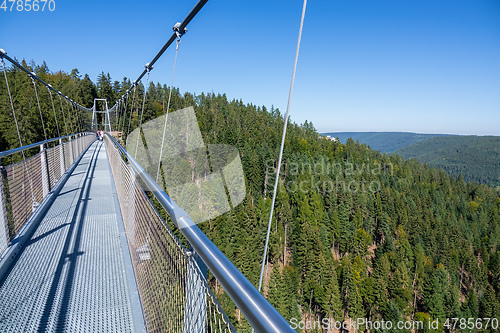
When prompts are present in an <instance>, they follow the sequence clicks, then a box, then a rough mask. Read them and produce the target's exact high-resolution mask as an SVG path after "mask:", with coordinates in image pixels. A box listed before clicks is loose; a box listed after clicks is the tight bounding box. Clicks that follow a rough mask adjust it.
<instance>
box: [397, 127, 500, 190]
mask: <svg viewBox="0 0 500 333" xmlns="http://www.w3.org/2000/svg"><path fill="white" fill-rule="evenodd" d="M395 153H396V154H399V155H401V156H403V157H405V158H415V159H416V160H417V161H419V162H421V163H427V165H429V166H430V167H434V168H443V170H445V171H446V172H448V173H452V174H453V175H455V176H458V175H460V174H461V175H462V177H463V178H464V180H465V181H468V182H473V181H476V182H478V183H483V184H488V185H490V186H498V185H500V137H496V136H457V135H453V136H442V137H435V138H430V139H427V140H423V141H420V142H417V143H414V144H412V145H409V146H407V147H404V148H401V149H399V150H396V151H395Z"/></svg>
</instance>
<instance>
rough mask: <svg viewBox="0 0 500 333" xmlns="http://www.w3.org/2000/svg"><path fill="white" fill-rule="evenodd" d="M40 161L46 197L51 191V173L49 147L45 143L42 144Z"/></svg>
mask: <svg viewBox="0 0 500 333" xmlns="http://www.w3.org/2000/svg"><path fill="white" fill-rule="evenodd" d="M40 163H41V167H42V189H43V197H44V198H45V197H46V196H47V194H49V192H50V173H49V161H48V158H47V149H45V147H44V144H43V143H42V144H41V145H40Z"/></svg>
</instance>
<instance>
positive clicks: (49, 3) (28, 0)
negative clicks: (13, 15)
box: [0, 0, 56, 12]
mask: <svg viewBox="0 0 500 333" xmlns="http://www.w3.org/2000/svg"><path fill="white" fill-rule="evenodd" d="M0 1H1V0H0ZM45 7H47V9H48V10H50V11H51V12H53V11H54V10H55V9H56V2H55V0H3V2H2V5H1V6H0V9H3V11H4V12H6V11H9V12H11V11H13V10H17V11H18V12H23V11H24V12H29V11H34V12H38V11H39V10H40V11H42V12H43V11H44V10H45Z"/></svg>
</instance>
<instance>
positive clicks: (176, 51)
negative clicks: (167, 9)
mask: <svg viewBox="0 0 500 333" xmlns="http://www.w3.org/2000/svg"><path fill="white" fill-rule="evenodd" d="M181 36H182V34H181V33H180V32H178V35H177V41H176V46H175V58H174V69H173V70H172V79H171V80H170V90H169V92H168V102H167V112H166V113H165V123H164V124H163V135H162V137H161V148H160V158H159V159H158V169H157V170H156V180H155V181H156V183H158V176H159V175H160V165H161V157H162V154H163V145H164V143H165V132H166V131H167V119H168V111H169V110H170V98H171V97H172V88H173V85H174V75H175V66H176V64H177V55H178V53H179V45H180V44H181Z"/></svg>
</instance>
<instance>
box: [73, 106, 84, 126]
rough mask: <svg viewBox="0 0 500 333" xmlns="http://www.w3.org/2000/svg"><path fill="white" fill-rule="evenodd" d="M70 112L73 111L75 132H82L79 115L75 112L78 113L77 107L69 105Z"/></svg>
mask: <svg viewBox="0 0 500 333" xmlns="http://www.w3.org/2000/svg"><path fill="white" fill-rule="evenodd" d="M71 110H73V114H74V115H75V122H76V123H75V130H76V131H77V132H81V131H82V124H81V121H80V119H79V118H80V117H79V116H80V113H79V112H77V111H78V106H76V105H74V104H73V103H71Z"/></svg>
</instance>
